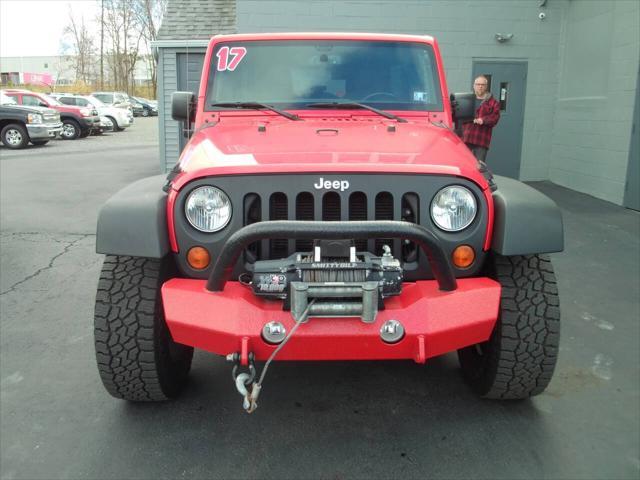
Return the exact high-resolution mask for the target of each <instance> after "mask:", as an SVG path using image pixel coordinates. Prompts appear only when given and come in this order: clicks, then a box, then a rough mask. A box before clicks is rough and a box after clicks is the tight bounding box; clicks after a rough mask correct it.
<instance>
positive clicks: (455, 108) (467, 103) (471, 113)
mask: <svg viewBox="0 0 640 480" xmlns="http://www.w3.org/2000/svg"><path fill="white" fill-rule="evenodd" d="M449 99H450V100H451V110H452V112H453V120H454V122H456V123H459V122H468V121H471V120H473V118H474V117H475V114H476V109H475V106H476V95H475V94H474V93H473V92H470V93H452V94H451V95H450V96H449Z"/></svg>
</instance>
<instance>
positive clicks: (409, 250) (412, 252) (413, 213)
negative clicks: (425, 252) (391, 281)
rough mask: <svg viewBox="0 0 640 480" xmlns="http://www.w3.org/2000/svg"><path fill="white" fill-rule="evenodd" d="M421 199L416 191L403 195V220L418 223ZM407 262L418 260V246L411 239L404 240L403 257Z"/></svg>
mask: <svg viewBox="0 0 640 480" xmlns="http://www.w3.org/2000/svg"><path fill="white" fill-rule="evenodd" d="M419 205H420V199H419V198H418V195H417V194H416V193H405V194H404V195H403V196H402V205H401V208H402V220H404V221H405V222H412V223H418V219H419V218H420V215H419V213H420V212H419V210H418V209H419ZM401 260H402V261H403V262H405V263H411V262H416V261H417V260H418V246H417V245H416V244H415V243H413V242H409V241H405V240H403V242H402V259H401Z"/></svg>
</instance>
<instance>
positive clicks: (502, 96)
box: [471, 61, 527, 178]
mask: <svg viewBox="0 0 640 480" xmlns="http://www.w3.org/2000/svg"><path fill="white" fill-rule="evenodd" d="M478 75H484V76H486V77H487V80H488V82H489V90H490V91H491V93H492V94H493V96H494V97H495V99H496V100H498V101H499V102H500V121H499V122H498V125H497V126H496V127H495V128H494V129H493V135H492V139H491V146H490V148H489V152H488V154H487V164H488V165H489V168H490V169H491V171H492V172H493V173H495V174H497V175H503V176H505V177H511V178H519V177H520V155H521V153H522V125H523V122H524V98H525V93H526V84H527V63H526V62H506V61H504V62H503V61H496V62H493V61H492V62H487V61H474V62H473V78H474V79H475V78H476V77H477V76H478ZM472 80H473V79H472ZM471 83H473V82H471Z"/></svg>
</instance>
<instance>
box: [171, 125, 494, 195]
mask: <svg viewBox="0 0 640 480" xmlns="http://www.w3.org/2000/svg"><path fill="white" fill-rule="evenodd" d="M180 169H181V170H182V172H184V173H186V174H187V175H186V176H187V177H189V179H192V178H196V177H201V176H207V175H217V174H234V173H235V174H247V173H303V172H354V173H355V172H371V173H374V172H376V173H381V172H382V173H385V172H386V173H421V174H430V173H432V174H448V175H458V176H465V177H467V178H471V179H473V180H476V181H477V183H480V184H482V185H484V184H485V181H484V178H483V177H482V175H480V174H479V173H478V169H477V161H476V160H475V158H474V157H473V155H472V154H471V153H470V152H469V150H468V149H467V147H466V146H465V145H464V143H462V141H461V140H460V139H459V138H458V137H457V136H456V135H455V134H454V133H453V132H451V131H450V130H449V129H448V128H445V127H441V126H436V125H433V124H431V123H429V122H428V120H427V119H426V118H424V117H423V118H420V119H414V120H410V121H409V122H408V123H396V122H395V121H393V120H386V119H384V118H383V119H378V118H374V117H363V118H360V119H355V118H353V117H340V118H305V120H304V121H291V120H287V119H282V120H280V119H278V120H271V121H269V120H266V121H265V120H262V119H260V120H258V119H256V118H255V117H254V118H250V119H249V118H246V117H245V118H244V119H240V118H234V119H225V118H223V119H222V121H221V122H219V123H215V124H213V123H212V124H211V125H207V124H205V125H204V126H203V127H201V128H200V129H198V131H197V132H196V133H195V134H194V135H193V137H192V138H191V140H190V141H189V143H188V144H187V146H186V147H185V149H184V151H183V153H182V155H181V157H180ZM180 183H182V182H180Z"/></svg>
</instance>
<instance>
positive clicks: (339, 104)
mask: <svg viewBox="0 0 640 480" xmlns="http://www.w3.org/2000/svg"><path fill="white" fill-rule="evenodd" d="M306 106H307V107H309V108H363V109H365V110H369V111H370V112H373V113H377V114H378V115H382V116H383V117H385V118H390V119H392V120H396V121H397V122H398V123H407V121H406V120H405V119H404V118H400V117H398V116H397V115H394V114H393V113H389V112H385V111H384V110H378V109H377V108H374V107H371V106H369V105H366V104H364V103H357V102H317V103H310V104H308V105H306Z"/></svg>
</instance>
